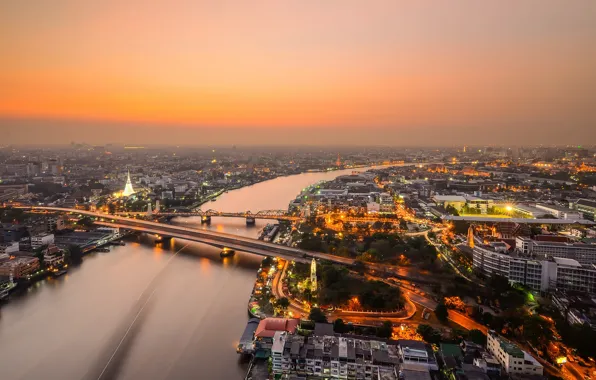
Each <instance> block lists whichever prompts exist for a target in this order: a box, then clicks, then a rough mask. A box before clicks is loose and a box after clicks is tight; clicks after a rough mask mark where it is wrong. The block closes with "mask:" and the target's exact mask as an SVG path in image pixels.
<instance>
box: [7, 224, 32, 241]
mask: <svg viewBox="0 0 596 380" xmlns="http://www.w3.org/2000/svg"><path fill="white" fill-rule="evenodd" d="M0 232H2V237H3V239H4V242H5V243H7V242H11V241H20V240H21V239H22V238H24V237H26V236H29V235H28V231H27V226H24V225H22V224H3V225H2V228H1V229H0Z"/></svg>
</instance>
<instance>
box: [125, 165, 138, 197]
mask: <svg viewBox="0 0 596 380" xmlns="http://www.w3.org/2000/svg"><path fill="white" fill-rule="evenodd" d="M134 193H135V191H134V189H133V188H132V182H130V171H129V172H128V176H127V177H126V186H124V191H123V192H122V195H124V196H125V197H128V196H130V195H132V194H134Z"/></svg>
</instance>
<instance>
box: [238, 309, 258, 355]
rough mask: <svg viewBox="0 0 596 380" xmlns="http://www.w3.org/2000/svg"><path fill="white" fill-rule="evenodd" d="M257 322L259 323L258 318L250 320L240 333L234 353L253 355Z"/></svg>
mask: <svg viewBox="0 0 596 380" xmlns="http://www.w3.org/2000/svg"><path fill="white" fill-rule="evenodd" d="M259 322H261V320H260V319H258V318H251V319H249V320H248V322H247V323H246V328H245V329H244V332H243V333H242V337H241V338H240V343H238V347H237V348H236V352H238V353H239V354H244V355H250V354H253V353H254V351H255V345H254V342H253V341H254V336H255V331H256V330H257V327H258V326H259Z"/></svg>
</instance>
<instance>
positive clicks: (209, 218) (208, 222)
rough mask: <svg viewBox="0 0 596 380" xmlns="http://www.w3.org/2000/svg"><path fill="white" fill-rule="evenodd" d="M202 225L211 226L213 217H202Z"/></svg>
mask: <svg viewBox="0 0 596 380" xmlns="http://www.w3.org/2000/svg"><path fill="white" fill-rule="evenodd" d="M201 224H211V216H210V215H203V217H201Z"/></svg>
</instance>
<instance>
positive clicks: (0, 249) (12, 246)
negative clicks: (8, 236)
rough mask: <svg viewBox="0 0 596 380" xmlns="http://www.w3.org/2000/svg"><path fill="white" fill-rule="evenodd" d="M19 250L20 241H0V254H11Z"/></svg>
mask: <svg viewBox="0 0 596 380" xmlns="http://www.w3.org/2000/svg"><path fill="white" fill-rule="evenodd" d="M18 251H19V242H18V241H12V242H9V243H0V254H8V255H9V254H11V253H13V252H18Z"/></svg>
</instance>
